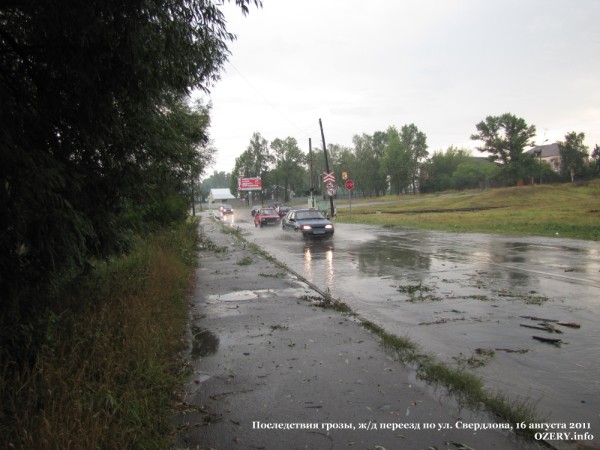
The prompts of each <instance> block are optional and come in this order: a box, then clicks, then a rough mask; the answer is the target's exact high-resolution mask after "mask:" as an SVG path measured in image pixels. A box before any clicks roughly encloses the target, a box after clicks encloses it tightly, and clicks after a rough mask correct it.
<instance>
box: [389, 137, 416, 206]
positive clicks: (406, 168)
mask: <svg viewBox="0 0 600 450" xmlns="http://www.w3.org/2000/svg"><path fill="white" fill-rule="evenodd" d="M383 169H384V171H385V173H386V174H387V177H388V181H389V185H390V189H391V190H392V192H393V193H395V194H397V195H398V194H401V193H402V192H404V191H405V189H406V188H407V187H408V185H409V184H410V182H411V178H412V155H411V153H410V149H409V148H408V147H407V146H406V145H405V143H404V142H403V141H402V139H401V136H400V133H399V132H398V130H397V129H396V128H395V127H389V128H388V129H387V141H386V146H385V150H384V154H383Z"/></svg>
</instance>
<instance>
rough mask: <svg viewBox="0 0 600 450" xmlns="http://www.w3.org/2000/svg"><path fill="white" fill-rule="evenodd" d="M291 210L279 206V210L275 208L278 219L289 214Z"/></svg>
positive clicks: (289, 207)
mask: <svg viewBox="0 0 600 450" xmlns="http://www.w3.org/2000/svg"><path fill="white" fill-rule="evenodd" d="M291 210H292V207H291V206H285V205H281V206H279V208H277V214H279V217H283V216H285V215H286V214H287V213H289V212H290V211H291Z"/></svg>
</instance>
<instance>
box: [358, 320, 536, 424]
mask: <svg viewBox="0 0 600 450" xmlns="http://www.w3.org/2000/svg"><path fill="white" fill-rule="evenodd" d="M362 325H363V327H365V328H366V329H367V330H369V331H371V332H372V333H373V334H375V335H377V336H378V337H379V338H380V339H381V344H382V345H383V347H384V348H385V349H386V350H388V351H390V352H391V353H392V354H393V356H394V357H395V359H397V360H398V361H400V362H402V363H404V364H410V365H414V366H415V367H416V369H417V374H418V376H419V378H421V379H422V380H424V381H426V382H428V383H432V384H435V385H440V386H444V387H445V388H446V389H447V390H448V392H450V393H451V394H452V395H454V396H455V398H456V399H457V400H458V402H459V403H460V404H461V405H464V406H468V407H469V408H471V409H473V410H476V411H478V410H484V411H487V412H489V413H491V414H492V415H494V416H495V417H496V418H497V419H498V420H501V421H503V422H506V423H510V424H512V426H513V429H514V430H517V424H519V423H522V422H525V423H539V422H543V421H544V420H545V419H540V418H539V417H537V416H536V409H535V405H534V404H533V403H532V402H531V401H529V400H527V399H520V400H511V399H509V398H508V397H507V396H505V395H504V394H502V393H492V392H489V391H488V390H487V389H485V387H484V385H483V381H482V380H481V379H480V378H479V377H477V376H476V375H474V374H473V373H471V372H469V371H468V370H467V369H466V368H465V367H464V366H457V367H451V366H449V365H447V364H443V363H441V362H439V361H437V360H436V359H435V358H434V357H433V356H431V355H427V354H425V353H423V352H422V351H421V350H420V349H419V347H418V345H417V344H415V343H414V342H412V341H411V340H410V339H408V338H406V337H399V336H396V335H393V334H390V333H388V332H386V331H385V330H384V329H383V328H381V327H380V326H379V325H376V324H374V323H373V322H370V321H366V320H365V321H362ZM528 432H529V430H520V431H519V433H521V434H524V433H528Z"/></svg>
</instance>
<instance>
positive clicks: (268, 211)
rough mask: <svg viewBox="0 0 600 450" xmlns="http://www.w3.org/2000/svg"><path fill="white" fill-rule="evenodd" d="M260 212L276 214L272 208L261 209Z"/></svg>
mask: <svg viewBox="0 0 600 450" xmlns="http://www.w3.org/2000/svg"><path fill="white" fill-rule="evenodd" d="M260 213H261V214H277V213H276V212H275V210H274V209H261V210H260Z"/></svg>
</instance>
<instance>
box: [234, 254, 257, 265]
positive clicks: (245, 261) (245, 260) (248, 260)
mask: <svg viewBox="0 0 600 450" xmlns="http://www.w3.org/2000/svg"><path fill="white" fill-rule="evenodd" d="M253 261H254V260H253V259H252V258H251V257H249V256H244V257H243V258H242V259H240V260H239V261H238V262H236V264H237V265H238V266H249V265H250V264H252V262H253Z"/></svg>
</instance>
